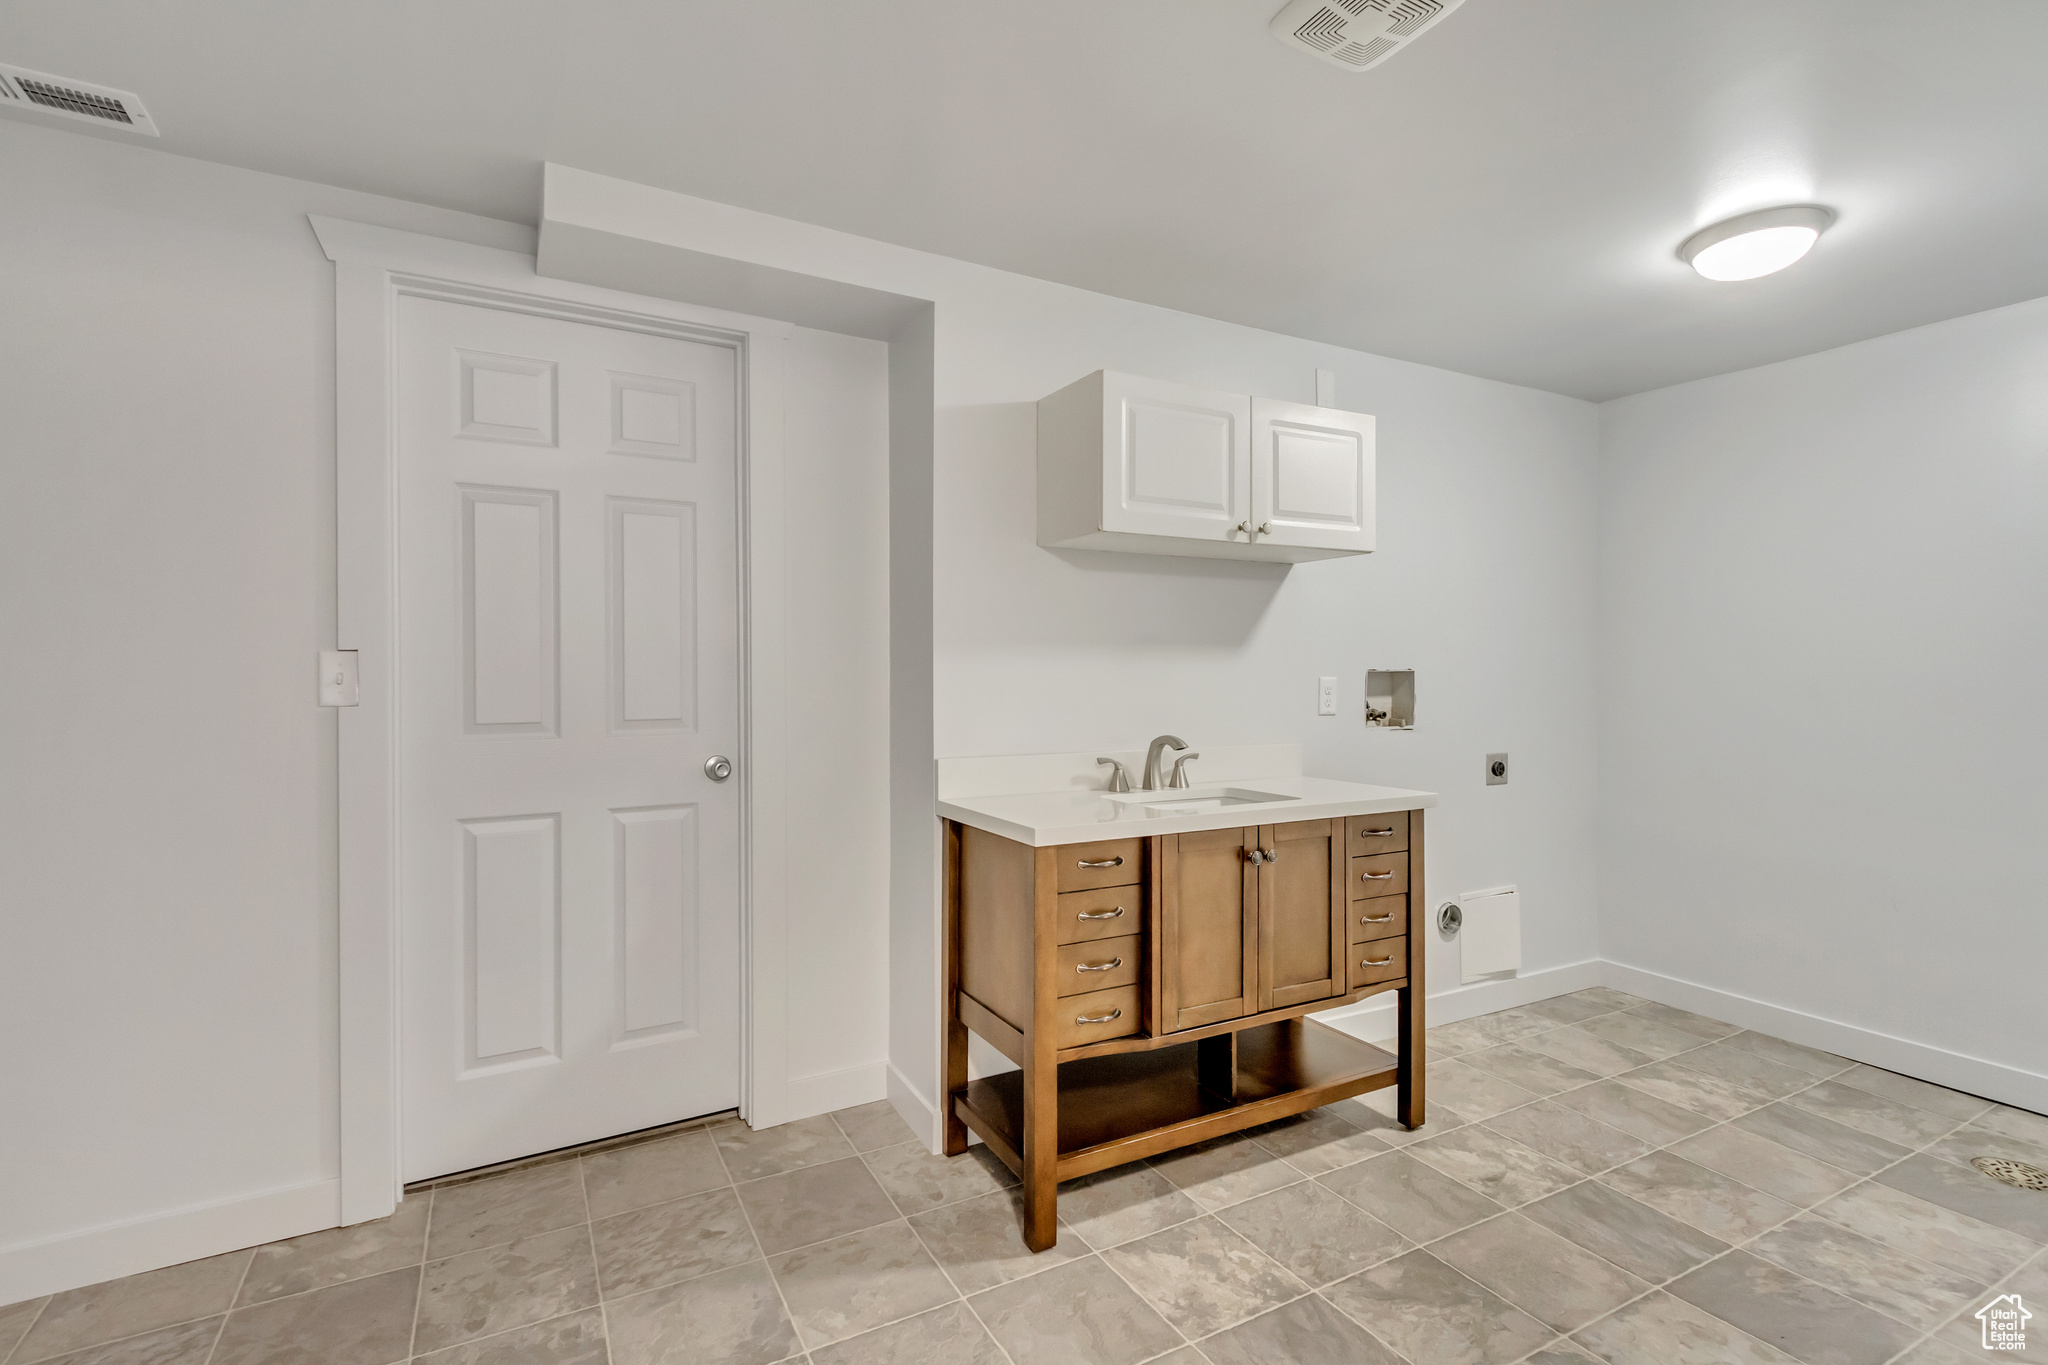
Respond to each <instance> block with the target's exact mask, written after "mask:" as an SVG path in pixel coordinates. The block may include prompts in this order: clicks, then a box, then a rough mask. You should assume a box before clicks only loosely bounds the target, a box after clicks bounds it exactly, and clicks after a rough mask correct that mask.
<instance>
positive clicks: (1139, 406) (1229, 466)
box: [1102, 373, 1251, 543]
mask: <svg viewBox="0 0 2048 1365" xmlns="http://www.w3.org/2000/svg"><path fill="white" fill-rule="evenodd" d="M1102 383H1103V392H1102V422H1103V433H1102V439H1103V446H1102V449H1103V461H1102V478H1103V489H1102V494H1103V498H1102V529H1103V530H1105V531H1129V532H1138V533H1142V534H1147V535H1164V536H1183V537H1187V538H1190V539H1195V540H1217V541H1227V540H1233V539H1235V540H1237V541H1238V542H1239V543H1242V542H1243V541H1244V536H1243V535H1241V534H1239V533H1238V532H1237V530H1236V528H1237V527H1238V526H1239V525H1240V524H1242V523H1244V522H1245V521H1246V520H1247V519H1248V517H1249V516H1250V508H1249V505H1250V502H1251V460H1250V456H1251V433H1250V427H1251V399H1249V398H1247V397H1245V396H1244V395H1242V394H1234V393H1217V392H1214V391H1212V390H1208V389H1196V388H1189V387H1188V386H1186V385H1183V384H1168V383H1166V382H1165V381H1163V380H1158V379H1141V378H1139V377H1138V376H1136V375H1128V374H1115V373H1106V374H1104V375H1103V377H1102Z"/></svg>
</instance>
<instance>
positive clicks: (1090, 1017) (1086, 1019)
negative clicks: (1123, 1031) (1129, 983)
mask: <svg viewBox="0 0 2048 1365" xmlns="http://www.w3.org/2000/svg"><path fill="white" fill-rule="evenodd" d="M1123 1017H1124V1012H1123V1011H1122V1010H1120V1009H1118V1010H1111V1011H1110V1012H1109V1013H1108V1014H1077V1015H1075V1016H1074V1022H1075V1023H1077V1024H1113V1023H1115V1022H1116V1021H1117V1020H1119V1019H1121V1018H1123Z"/></svg>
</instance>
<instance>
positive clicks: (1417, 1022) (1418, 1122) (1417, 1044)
mask: <svg viewBox="0 0 2048 1365" xmlns="http://www.w3.org/2000/svg"><path fill="white" fill-rule="evenodd" d="M1394 995H1395V997H1396V998H1397V1000H1398V1002H1399V1010H1400V1021H1401V1022H1400V1026H1399V1029H1400V1038H1399V1041H1398V1043H1397V1044H1396V1046H1397V1047H1398V1048H1399V1049H1400V1052H1399V1062H1398V1063H1397V1069H1396V1071H1395V1076H1396V1078H1397V1079H1396V1081H1395V1085H1396V1087H1397V1090H1396V1092H1395V1106H1396V1109H1397V1111H1398V1113H1399V1117H1400V1119H1401V1126H1402V1127H1403V1128H1420V1127H1421V1126H1422V1124H1423V1118H1422V1078H1423V1042H1422V988H1421V987H1420V986H1403V987H1401V988H1400V989H1399V990H1397V991H1395V992H1394Z"/></svg>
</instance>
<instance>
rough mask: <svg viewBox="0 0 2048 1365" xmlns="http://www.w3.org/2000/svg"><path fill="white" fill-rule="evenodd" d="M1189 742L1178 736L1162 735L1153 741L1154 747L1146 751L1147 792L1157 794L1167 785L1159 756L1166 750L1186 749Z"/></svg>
mask: <svg viewBox="0 0 2048 1365" xmlns="http://www.w3.org/2000/svg"><path fill="white" fill-rule="evenodd" d="M1187 747H1188V742H1187V741H1186V740H1184V739H1182V738H1181V737H1180V736H1178V735H1161V736H1159V738H1157V739H1155V740H1153V741H1152V747H1151V748H1149V749H1147V750H1146V751H1145V790H1146V791H1148V792H1156V791H1158V790H1159V789H1160V788H1161V787H1164V786H1165V785H1166V782H1165V779H1164V778H1163V777H1162V776H1161V774H1160V772H1159V755H1160V752H1161V751H1162V750H1165V749H1169V748H1171V749H1185V748H1187Z"/></svg>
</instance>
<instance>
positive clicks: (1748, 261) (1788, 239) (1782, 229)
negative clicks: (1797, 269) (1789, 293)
mask: <svg viewBox="0 0 2048 1365" xmlns="http://www.w3.org/2000/svg"><path fill="white" fill-rule="evenodd" d="M1834 221H1835V215H1834V213H1833V211H1832V210H1829V209H1824V208H1822V207H1821V206H1820V205H1818V204H1793V205H1789V206H1787V207H1785V208H1776V209H1759V210H1757V211H1756V212H1755V213H1744V214H1738V215H1737V216H1736V217H1733V218H1730V219H1728V220H1727V221H1726V222H1721V223H1716V224H1714V225H1713V226H1712V227H1709V228H1701V229H1700V230H1699V231H1698V232H1695V233H1694V234H1693V235H1692V236H1690V237H1688V238H1686V239H1685V242H1684V244H1683V245H1681V246H1680V247H1679V248H1678V259H1679V260H1681V261H1684V262H1685V263H1686V264H1687V265H1689V266H1691V267H1692V268H1693V269H1694V270H1697V271H1699V272H1700V274H1702V275H1704V276H1706V277H1707V278H1708V279H1710V280H1753V279H1756V278H1757V277H1758V276H1760V275H1768V274H1770V273H1771V272H1773V271H1776V270H1783V269H1784V268H1785V267H1786V266H1788V265H1791V264H1792V263H1793V262H1794V261H1796V260H1798V259H1799V258H1800V257H1801V256H1804V255H1805V254H1806V253H1807V252H1808V251H1811V250H1812V249H1813V244H1814V242H1816V241H1818V240H1819V238H1820V235H1821V233H1823V232H1825V231H1826V230H1827V227H1828V224H1830V223H1832V222H1834Z"/></svg>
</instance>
